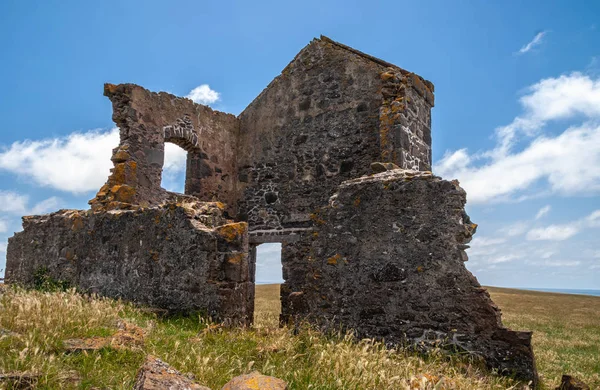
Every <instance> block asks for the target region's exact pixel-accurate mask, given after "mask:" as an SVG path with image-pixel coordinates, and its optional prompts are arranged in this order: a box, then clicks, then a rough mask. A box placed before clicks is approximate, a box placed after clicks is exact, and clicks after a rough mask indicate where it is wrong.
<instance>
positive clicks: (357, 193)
mask: <svg viewBox="0 0 600 390" xmlns="http://www.w3.org/2000/svg"><path fill="white" fill-rule="evenodd" d="M465 203H466V194H465V191H464V190H463V189H462V188H460V186H459V185H458V182H456V181H452V182H451V181H445V180H442V179H440V178H439V177H436V176H433V175H432V174H431V172H419V171H405V170H400V169H397V170H392V171H387V172H383V173H379V174H375V175H371V176H364V177H361V178H358V179H354V180H349V181H346V182H344V183H342V184H341V186H340V187H339V190H338V192H337V193H336V194H335V195H334V196H333V197H332V198H331V199H330V203H329V206H328V207H326V208H324V209H323V210H321V211H320V212H318V213H316V214H315V215H313V220H314V222H315V231H314V232H313V233H312V234H311V235H307V236H306V237H305V238H304V239H303V240H302V241H298V242H295V243H292V244H289V245H288V246H287V247H286V248H284V251H285V250H288V251H292V252H293V253H296V254H298V255H299V256H298V258H302V259H303V260H304V261H302V262H300V261H292V262H289V263H287V264H284V268H286V271H287V272H286V276H287V278H286V285H284V287H286V289H285V290H286V291H285V292H286V293H288V294H289V295H288V296H287V297H283V298H284V299H282V303H283V316H284V319H285V316H286V315H287V316H288V319H289V316H290V315H291V316H296V318H297V317H298V316H299V315H300V314H301V313H302V312H304V314H305V316H306V317H308V319H309V320H310V321H311V322H313V323H318V324H320V325H321V326H324V327H327V328H329V327H332V328H334V329H339V327H340V326H341V327H342V328H345V329H354V330H355V331H356V332H357V334H358V336H359V337H368V338H377V339H384V340H385V341H386V342H389V343H391V344H409V345H413V346H416V347H417V348H419V349H429V348H431V347H433V346H440V347H452V348H458V349H459V350H466V351H469V352H472V353H475V354H477V355H480V356H482V357H483V358H484V359H485V361H486V363H487V365H488V366H489V367H491V368H496V369H498V370H499V371H500V372H501V373H504V374H514V375H515V376H517V377H518V378H519V379H525V380H532V381H536V378H537V376H536V371H535V364H534V358H533V352H532V349H531V333H530V332H513V331H510V330H507V329H505V328H504V327H503V326H502V322H501V316H500V309H499V308H498V307H497V306H496V305H495V304H494V303H493V302H492V300H491V299H490V296H489V294H488V293H487V291H486V290H485V289H484V288H482V287H481V286H480V285H479V283H478V282H477V280H476V279H475V277H474V276H473V275H472V274H471V273H470V272H469V271H468V270H467V269H466V268H465V266H464V264H463V262H464V261H466V260H467V255H466V253H465V252H464V249H466V248H467V247H468V246H467V245H466V244H467V243H468V242H469V241H470V239H471V236H472V235H473V234H474V232H475V230H476V227H477V225H475V224H473V223H471V221H470V220H469V217H468V216H467V214H466V213H465V211H464V205H465ZM288 287H289V288H288ZM283 290H284V289H283V288H282V291H283Z"/></svg>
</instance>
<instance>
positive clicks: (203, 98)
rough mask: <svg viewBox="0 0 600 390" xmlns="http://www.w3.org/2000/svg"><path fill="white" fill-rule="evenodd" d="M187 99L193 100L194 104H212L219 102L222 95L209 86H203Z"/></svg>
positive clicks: (193, 90)
mask: <svg viewBox="0 0 600 390" xmlns="http://www.w3.org/2000/svg"><path fill="white" fill-rule="evenodd" d="M185 97H186V98H188V99H191V100H193V101H194V103H198V104H211V103H215V102H216V101H218V100H219V99H220V98H221V94H220V93H219V92H217V91H214V90H212V89H211V88H210V86H209V85H208V84H202V85H199V86H197V87H196V88H194V89H192V90H191V91H190V93H188V94H187V95H186V96H185Z"/></svg>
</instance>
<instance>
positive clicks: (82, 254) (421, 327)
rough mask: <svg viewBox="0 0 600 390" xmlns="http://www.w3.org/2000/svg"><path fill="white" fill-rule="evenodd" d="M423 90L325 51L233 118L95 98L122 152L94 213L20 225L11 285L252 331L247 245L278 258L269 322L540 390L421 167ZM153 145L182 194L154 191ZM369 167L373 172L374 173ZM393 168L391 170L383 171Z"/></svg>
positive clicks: (448, 197)
mask: <svg viewBox="0 0 600 390" xmlns="http://www.w3.org/2000/svg"><path fill="white" fill-rule="evenodd" d="M433 92H434V88H433V84H432V83H430V82H429V81H427V80H425V79H423V78H422V77H420V76H418V75H416V74H415V73H411V72H408V71H406V70H404V69H401V68H399V67H397V66H395V65H393V64H390V63H388V62H385V61H382V60H380V59H377V58H374V57H372V56H369V55H367V54H364V53H362V52H359V51H357V50H355V49H352V48H350V47H347V46H345V45H342V44H340V43H337V42H334V41H332V40H331V39H329V38H326V37H321V38H320V39H315V40H313V41H312V42H310V43H309V44H308V45H307V46H306V47H305V48H304V49H302V50H301V51H300V53H298V55H296V57H295V58H294V59H293V60H292V62H291V63H290V64H289V65H288V66H286V67H285V69H284V70H283V71H282V72H281V74H280V75H279V76H277V77H276V78H275V79H274V80H273V81H272V82H271V83H270V84H269V85H268V86H267V88H266V89H265V90H264V91H262V92H261V94H260V95H258V97H257V98H256V99H254V101H253V102H252V103H250V105H249V106H248V107H247V108H246V109H245V110H244V111H243V112H242V113H241V114H240V115H238V116H237V117H236V116H234V115H231V114H226V113H222V112H218V111H215V110H212V109H211V108H209V107H207V106H204V105H200V104H195V103H194V102H192V101H191V100H189V99H185V98H180V97H176V96H173V95H171V94H168V93H164V92H160V93H154V92H150V91H148V90H146V89H144V88H142V87H140V86H137V85H134V84H120V85H113V84H106V85H105V86H104V94H105V95H106V96H107V97H108V98H109V99H110V100H111V102H112V105H113V120H114V122H115V123H116V124H117V125H118V127H119V129H120V137H121V139H120V144H119V145H118V146H117V147H116V148H115V149H114V150H113V155H112V161H113V163H114V168H112V170H111V173H110V176H109V178H108V180H107V182H106V184H105V185H104V186H103V187H102V188H101V189H100V190H99V191H98V193H97V195H96V197H95V198H94V199H92V200H91V201H90V205H91V209H90V210H60V211H58V212H55V213H53V214H48V215H39V216H28V217H24V218H23V228H24V230H23V231H22V232H20V233H16V234H15V236H14V237H12V238H10V240H9V245H8V251H7V270H6V280H7V282H8V283H19V284H23V285H26V286H31V285H32V284H33V283H34V282H35V279H36V275H37V274H38V273H39V272H40V270H43V271H44V272H47V274H48V275H49V276H50V277H52V278H54V279H56V280H61V281H65V282H68V283H70V285H73V286H77V287H78V288H79V289H80V290H82V291H88V292H94V293H98V294H101V295H104V296H109V297H118V298H123V299H126V300H130V301H134V302H137V303H141V304H145V305H149V306H154V307H159V308H163V309H169V310H177V311H181V310H183V311H191V310H200V311H204V312H206V313H208V314H209V315H211V316H212V317H213V318H214V319H216V320H219V321H223V322H225V323H227V324H230V325H236V324H241V325H250V324H251V322H252V318H253V310H254V274H255V262H256V246H257V245H258V244H261V243H265V242H280V243H281V244H282V258H281V261H282V266H283V276H284V279H285V283H284V284H283V285H282V287H281V302H282V314H281V319H282V322H287V321H299V320H308V321H309V322H311V323H313V324H315V325H317V326H321V327H323V328H328V327H335V328H336V329H339V328H340V327H342V328H344V329H353V330H354V331H355V332H356V334H357V335H358V336H359V337H369V338H377V339H383V340H385V341H386V342H387V343H390V344H398V343H400V344H403V345H413V346H416V347H418V348H427V347H428V346H431V345H440V346H444V347H451V348H453V349H458V350H461V351H468V352H469V353H472V354H474V355H477V356H480V357H482V358H483V360H484V361H485V362H486V363H487V365H488V367H490V368H493V369H497V370H498V371H499V372H500V373H502V374H508V375H514V376H515V377H517V378H519V379H523V380H529V381H533V382H534V383H535V382H536V380H537V374H536V369H535V362H534V357H533V352H532V348H531V333H530V332H516V331H511V330H508V329H506V328H504V327H503V326H502V322H501V317H500V310H499V309H498V307H497V306H496V305H495V304H494V303H493V302H492V300H491V299H490V296H489V294H488V293H487V291H486V290H485V289H484V288H482V287H481V286H480V285H479V283H478V282H477V280H476V279H475V277H474V276H473V275H472V274H471V273H470V272H469V271H468V270H467V269H466V268H465V266H464V264H463V262H464V261H466V260H467V255H466V253H465V249H466V248H468V245H467V243H468V242H469V241H470V240H471V236H472V235H473V234H474V233H475V230H476V227H477V225H475V224H474V223H472V222H471V221H470V220H469V217H468V216H467V214H466V213H465V211H464V206H465V203H466V193H465V191H464V190H463V189H462V188H461V187H460V186H459V183H458V182H457V181H455V180H453V181H447V180H443V179H441V178H440V177H437V176H435V175H433V174H432V173H431V172H430V170H431V115H430V114H431V108H432V107H433V105H434V94H433ZM165 142H172V143H174V144H177V145H179V146H180V147H182V148H183V149H185V150H186V151H187V170H186V180H185V194H177V193H172V192H169V191H166V190H164V189H163V188H161V186H160V183H161V173H162V166H163V161H164V145H165ZM372 167H373V168H374V169H372ZM396 168H399V169H396Z"/></svg>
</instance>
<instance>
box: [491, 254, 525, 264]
mask: <svg viewBox="0 0 600 390" xmlns="http://www.w3.org/2000/svg"><path fill="white" fill-rule="evenodd" d="M522 257H523V255H519V254H516V253H511V254H507V255H501V256H496V257H492V258H491V259H489V260H488V261H487V262H488V263H490V264H498V263H506V262H508V261H513V260H517V259H521V258H522Z"/></svg>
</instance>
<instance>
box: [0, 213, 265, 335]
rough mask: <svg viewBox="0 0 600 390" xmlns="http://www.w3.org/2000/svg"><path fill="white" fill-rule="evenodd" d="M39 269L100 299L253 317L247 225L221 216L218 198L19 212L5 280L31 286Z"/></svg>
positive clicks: (242, 319) (243, 319)
mask: <svg viewBox="0 0 600 390" xmlns="http://www.w3.org/2000/svg"><path fill="white" fill-rule="evenodd" d="M40 273H41V274H42V275H43V277H48V278H52V279H53V280H56V281H61V282H63V283H67V284H69V285H71V286H74V287H77V288H79V289H80V290H82V291H87V292H94V293H98V294H100V295H103V296H108V297H113V298H124V299H126V300H129V301H134V302H137V303H141V304H145V305H149V306H153V307H159V308H163V309H168V310H172V311H196V310H198V311H203V312H206V313H208V314H210V315H211V316H212V317H213V318H215V319H216V320H219V321H221V320H222V321H226V322H228V323H232V324H243V325H249V324H250V323H251V321H252V313H253V311H254V284H253V283H252V282H251V281H250V275H249V267H248V235H247V225H246V223H244V222H240V223H235V222H232V221H228V220H226V219H225V218H224V217H223V205H222V204H220V203H202V202H191V203H182V204H175V203H171V204H167V205H164V206H161V207H154V208H150V209H145V210H141V209H138V210H115V211H110V212H99V213H98V212H96V213H94V212H91V211H81V210H61V211H58V212H56V213H53V214H48V215H42V216H33V217H25V218H24V220H23V231H22V232H19V233H16V234H15V236H14V237H12V238H10V239H9V245H8V251H7V269H6V281H7V283H19V284H22V285H25V286H33V285H34V284H35V282H36V276H37V277H39V276H40Z"/></svg>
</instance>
